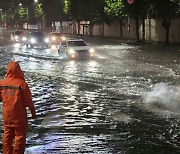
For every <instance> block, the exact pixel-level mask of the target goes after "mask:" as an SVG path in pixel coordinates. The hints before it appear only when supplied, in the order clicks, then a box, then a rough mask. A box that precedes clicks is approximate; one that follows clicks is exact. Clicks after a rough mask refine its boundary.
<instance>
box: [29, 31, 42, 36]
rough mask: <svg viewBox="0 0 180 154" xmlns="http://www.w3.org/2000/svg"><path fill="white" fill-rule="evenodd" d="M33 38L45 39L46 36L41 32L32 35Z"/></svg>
mask: <svg viewBox="0 0 180 154" xmlns="http://www.w3.org/2000/svg"><path fill="white" fill-rule="evenodd" d="M31 36H33V37H44V34H43V33H41V32H36V33H31Z"/></svg>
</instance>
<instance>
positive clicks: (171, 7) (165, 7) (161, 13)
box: [153, 0, 180, 45]
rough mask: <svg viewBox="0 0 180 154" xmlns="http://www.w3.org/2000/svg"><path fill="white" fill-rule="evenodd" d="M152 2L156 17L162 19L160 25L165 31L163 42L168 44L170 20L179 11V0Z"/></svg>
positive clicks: (155, 0)
mask: <svg viewBox="0 0 180 154" xmlns="http://www.w3.org/2000/svg"><path fill="white" fill-rule="evenodd" d="M153 4H154V8H153V10H154V12H155V14H156V17H158V18H160V19H162V26H163V27H164V29H165V31H166V35H165V44H166V45H169V28H170V26H171V20H172V19H173V18H175V17H176V16H177V15H178V14H179V13H180V2H179V0H158V1H157V0H154V1H153Z"/></svg>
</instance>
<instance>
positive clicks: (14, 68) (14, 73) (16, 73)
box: [6, 62, 25, 80]
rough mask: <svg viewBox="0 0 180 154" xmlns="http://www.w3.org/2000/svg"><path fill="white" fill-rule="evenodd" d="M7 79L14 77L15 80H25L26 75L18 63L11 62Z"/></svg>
mask: <svg viewBox="0 0 180 154" xmlns="http://www.w3.org/2000/svg"><path fill="white" fill-rule="evenodd" d="M6 77H13V78H18V79H22V80H25V79H24V73H23V71H22V70H21V68H20V65H19V63H18V62H9V64H8V68H7V73H6Z"/></svg>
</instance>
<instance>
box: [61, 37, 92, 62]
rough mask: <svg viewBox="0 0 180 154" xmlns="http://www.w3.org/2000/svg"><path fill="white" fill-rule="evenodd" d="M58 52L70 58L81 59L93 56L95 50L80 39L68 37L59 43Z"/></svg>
mask: <svg viewBox="0 0 180 154" xmlns="http://www.w3.org/2000/svg"><path fill="white" fill-rule="evenodd" d="M58 53H59V55H67V57H68V58H70V59H79V58H80V59H81V58H93V57H94V55H95V50H94V48H92V47H90V46H89V45H87V43H86V42H85V41H84V40H82V39H68V40H64V41H62V42H61V43H60V44H59V46H58Z"/></svg>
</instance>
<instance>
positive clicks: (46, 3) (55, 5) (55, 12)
mask: <svg viewBox="0 0 180 154" xmlns="http://www.w3.org/2000/svg"><path fill="white" fill-rule="evenodd" d="M41 2H42V9H43V11H44V14H45V18H46V20H47V21H48V23H50V24H51V23H55V21H60V22H61V24H62V21H67V20H68V18H67V15H66V14H65V13H64V0H53V1H52V0H41ZM54 26H55V24H54Z"/></svg>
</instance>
